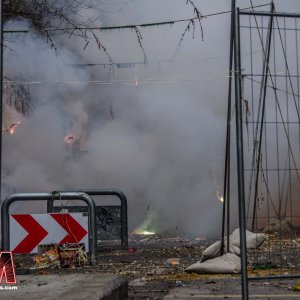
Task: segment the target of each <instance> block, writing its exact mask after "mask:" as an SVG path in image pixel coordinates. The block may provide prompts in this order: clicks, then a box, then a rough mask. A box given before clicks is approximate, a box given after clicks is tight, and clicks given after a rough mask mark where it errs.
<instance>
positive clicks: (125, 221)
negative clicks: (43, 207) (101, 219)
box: [47, 189, 128, 250]
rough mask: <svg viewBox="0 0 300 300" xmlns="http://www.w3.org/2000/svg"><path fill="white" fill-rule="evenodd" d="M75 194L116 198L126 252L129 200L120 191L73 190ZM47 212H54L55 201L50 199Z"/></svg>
mask: <svg viewBox="0 0 300 300" xmlns="http://www.w3.org/2000/svg"><path fill="white" fill-rule="evenodd" d="M57 192H58V193H65V191H57ZM72 192H75V193H85V194H88V195H89V196H116V197H118V198H119V199H120V202H121V247H122V249H124V250H127V249H128V216H127V199H126V196H125V195H124V193H123V192H121V191H120V190H114V189H113V190H111V189H101V190H97V189H96V190H94V189H92V190H90V189H81V190H73V191H72ZM47 212H48V213H49V212H53V201H51V199H49V200H48V201H47Z"/></svg>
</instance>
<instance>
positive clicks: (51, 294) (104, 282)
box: [0, 273, 127, 300]
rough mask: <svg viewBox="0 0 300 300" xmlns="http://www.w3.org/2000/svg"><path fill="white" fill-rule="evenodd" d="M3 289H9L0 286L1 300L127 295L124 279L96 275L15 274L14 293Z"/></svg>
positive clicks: (75, 299) (79, 299)
mask: <svg viewBox="0 0 300 300" xmlns="http://www.w3.org/2000/svg"><path fill="white" fill-rule="evenodd" d="M7 286H8V287H9V288H12V287H11V286H9V285H5V284H2V285H0V287H3V288H2V289H0V299H1V300H25V299H30V300H58V299H60V300H82V299H90V300H100V299H116V300H121V299H126V295H127V282H126V280H124V279H121V278H120V277H117V276H116V275H113V274H100V273H96V274H78V273H77V274H48V275H17V284H16V287H17V290H15V289H11V290H7ZM112 295H113V296H114V298H109V297H108V296H112Z"/></svg>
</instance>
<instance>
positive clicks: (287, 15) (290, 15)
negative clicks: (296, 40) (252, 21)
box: [240, 10, 300, 18]
mask: <svg viewBox="0 0 300 300" xmlns="http://www.w3.org/2000/svg"><path fill="white" fill-rule="evenodd" d="M240 15H247V16H266V17H269V16H274V17H283V18H300V14H295V13H284V12H275V13H270V12H267V11H254V12H253V11H249V10H248V11H247V10H240Z"/></svg>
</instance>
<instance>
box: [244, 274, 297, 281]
mask: <svg viewBox="0 0 300 300" xmlns="http://www.w3.org/2000/svg"><path fill="white" fill-rule="evenodd" d="M298 278H300V274H299V275H278V276H276V275H272V276H257V277H254V276H251V277H248V280H252V281H258V280H280V279H298Z"/></svg>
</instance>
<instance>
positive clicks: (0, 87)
mask: <svg viewBox="0 0 300 300" xmlns="http://www.w3.org/2000/svg"><path fill="white" fill-rule="evenodd" d="M2 107H3V0H0V125H1V134H0V204H1V198H2V148H3V147H2Z"/></svg>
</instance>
